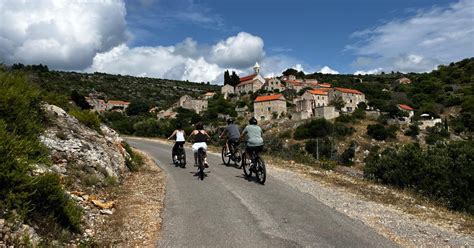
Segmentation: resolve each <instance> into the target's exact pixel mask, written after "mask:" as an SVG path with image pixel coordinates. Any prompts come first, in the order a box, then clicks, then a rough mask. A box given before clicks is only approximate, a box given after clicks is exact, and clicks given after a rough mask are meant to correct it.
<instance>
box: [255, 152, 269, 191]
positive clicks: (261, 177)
mask: <svg viewBox="0 0 474 248" xmlns="http://www.w3.org/2000/svg"><path fill="white" fill-rule="evenodd" d="M255 163H256V164H255V170H256V171H255V174H256V176H257V180H258V182H259V183H261V184H265V180H266V179H267V169H266V168H265V162H264V161H263V159H262V158H261V157H257V159H256V160H255Z"/></svg>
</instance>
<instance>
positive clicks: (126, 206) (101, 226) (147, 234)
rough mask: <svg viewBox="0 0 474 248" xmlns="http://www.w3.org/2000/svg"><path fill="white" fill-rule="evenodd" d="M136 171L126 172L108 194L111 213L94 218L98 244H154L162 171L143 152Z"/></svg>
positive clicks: (160, 205) (162, 193)
mask: <svg viewBox="0 0 474 248" xmlns="http://www.w3.org/2000/svg"><path fill="white" fill-rule="evenodd" d="M134 152H137V153H139V154H140V155H142V157H143V158H144V165H143V167H141V168H140V170H139V171H137V172H134V173H130V174H129V175H128V177H127V178H126V179H125V180H124V182H123V184H122V185H121V186H120V188H119V189H117V190H115V191H114V192H112V193H111V194H112V195H113V197H112V198H113V199H114V201H115V203H116V205H115V210H114V212H113V214H111V215H108V216H106V217H104V218H103V219H98V220H97V221H96V223H95V224H96V230H95V232H96V234H95V235H94V241H95V242H96V243H97V244H98V245H99V246H100V247H104V246H106V247H156V244H157V241H158V239H159V233H160V229H161V223H162V218H161V211H162V210H163V200H164V196H165V174H164V172H163V171H162V170H161V169H160V168H159V167H158V166H157V165H156V164H155V162H154V161H153V160H152V159H151V158H150V156H148V155H147V154H145V153H143V152H141V151H138V150H135V149H134Z"/></svg>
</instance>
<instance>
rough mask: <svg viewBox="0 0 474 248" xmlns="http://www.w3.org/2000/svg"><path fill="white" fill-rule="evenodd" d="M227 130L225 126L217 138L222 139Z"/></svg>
mask: <svg viewBox="0 0 474 248" xmlns="http://www.w3.org/2000/svg"><path fill="white" fill-rule="evenodd" d="M226 132H227V128H226V129H224V131H222V133H221V135H219V139H222V138H223V137H224V134H225V133H226Z"/></svg>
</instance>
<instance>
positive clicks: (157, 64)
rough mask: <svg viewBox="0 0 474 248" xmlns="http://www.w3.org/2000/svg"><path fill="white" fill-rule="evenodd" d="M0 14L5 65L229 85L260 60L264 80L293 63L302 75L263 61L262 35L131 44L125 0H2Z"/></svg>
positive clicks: (0, 54)
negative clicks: (231, 76)
mask: <svg viewBox="0 0 474 248" xmlns="http://www.w3.org/2000/svg"><path fill="white" fill-rule="evenodd" d="M150 3H151V1H149V0H143V1H142V2H141V4H145V5H147V4H150ZM191 3H193V2H192V1H191ZM139 4H140V3H139ZM191 5H192V4H191ZM193 6H194V5H193ZM196 6H197V5H196ZM188 10H191V9H186V11H188ZM203 11H204V10H203ZM201 12H202V11H201ZM0 13H2V14H1V15H0V61H2V62H4V63H7V64H13V63H25V64H39V63H41V64H46V65H48V66H49V67H50V68H52V69H60V70H61V69H62V70H76V71H87V72H94V71H100V72H106V73H115V74H124V75H134V76H147V77H160V78H169V79H180V80H190V81H197V82H201V81H204V82H207V81H209V82H213V83H220V82H222V81H223V72H224V70H226V69H228V70H231V71H232V70H233V71H236V72H237V73H239V74H240V75H242V74H245V73H251V72H252V69H251V68H252V66H253V65H254V63H255V62H256V61H258V62H259V63H261V65H262V74H263V75H265V73H266V74H272V75H280V73H281V72H282V71H283V70H285V69H287V68H290V67H293V66H294V65H295V66H299V67H300V69H301V70H303V66H302V64H303V63H302V62H301V61H298V60H295V59H293V58H291V57H287V56H283V55H278V56H270V57H265V51H264V49H263V48H264V42H263V40H262V38H260V37H258V36H256V35H252V34H249V33H246V32H240V33H238V34H236V35H235V36H230V37H228V38H226V39H223V40H221V41H219V42H217V43H215V44H210V45H207V44H200V43H198V42H197V41H195V40H193V39H192V38H186V39H185V40H183V41H182V42H180V43H177V44H174V45H171V46H160V45H155V46H142V47H131V45H130V44H127V42H128V41H129V38H130V35H129V31H128V30H127V23H126V19H125V15H126V8H125V3H124V1H123V0H100V1H99V0H97V1H62V0H37V1H16V0H0ZM202 13H205V11H204V12H202ZM189 18H197V16H191V17H189ZM198 19H199V18H198ZM194 21H197V20H194ZM203 21H205V20H203Z"/></svg>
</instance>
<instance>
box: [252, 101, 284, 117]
mask: <svg viewBox="0 0 474 248" xmlns="http://www.w3.org/2000/svg"><path fill="white" fill-rule="evenodd" d="M253 108H254V116H255V118H257V120H271V119H273V113H274V112H276V113H277V114H278V117H280V116H281V114H282V113H286V110H287V109H286V101H285V100H273V101H264V102H256V103H254V105H253Z"/></svg>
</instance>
